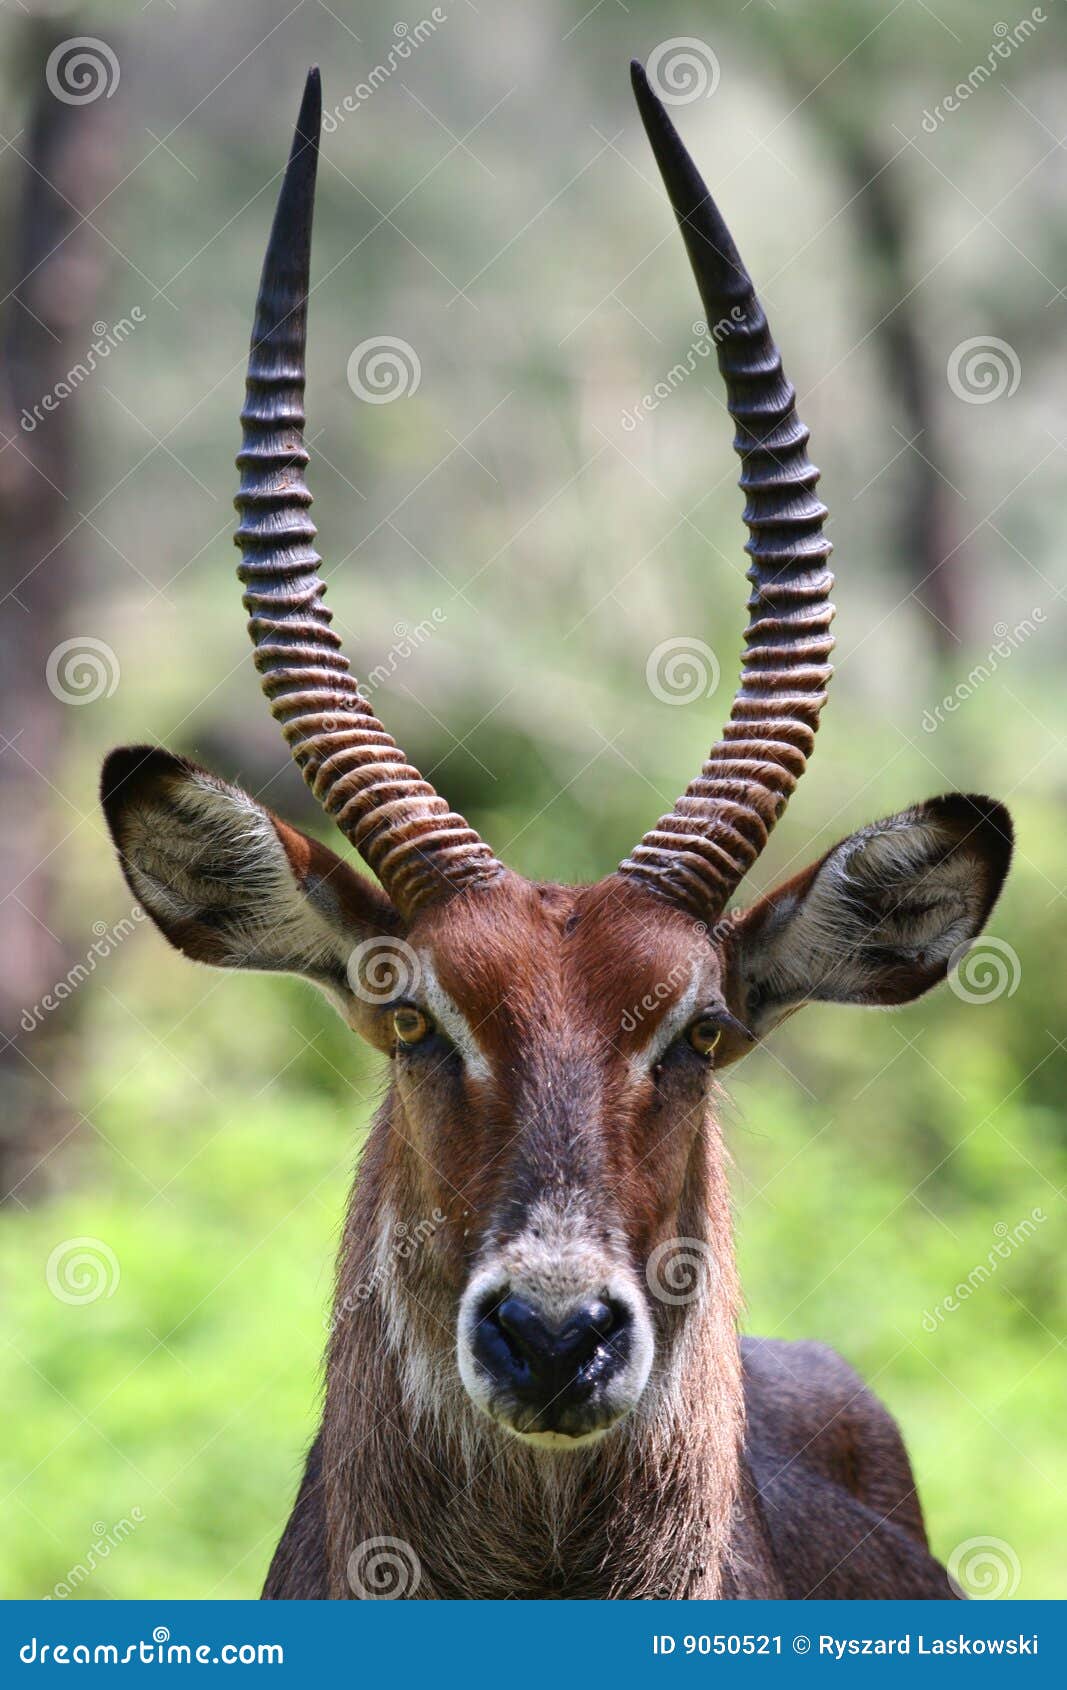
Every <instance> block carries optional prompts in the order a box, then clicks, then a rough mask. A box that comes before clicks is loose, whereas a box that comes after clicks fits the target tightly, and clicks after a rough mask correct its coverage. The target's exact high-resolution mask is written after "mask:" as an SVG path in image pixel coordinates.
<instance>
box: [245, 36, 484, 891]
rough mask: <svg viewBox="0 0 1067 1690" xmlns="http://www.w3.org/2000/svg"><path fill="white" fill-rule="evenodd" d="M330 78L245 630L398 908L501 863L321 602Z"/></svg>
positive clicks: (260, 393) (285, 277)
mask: <svg viewBox="0 0 1067 1690" xmlns="http://www.w3.org/2000/svg"><path fill="white" fill-rule="evenodd" d="M321 117H322V89H321V85H320V81H319V73H318V70H317V69H313V70H311V71H310V72H309V73H308V79H307V85H306V87H305V89H304V97H303V101H302V103H301V107H300V116H299V118H298V120H297V126H296V133H295V135H294V137H293V146H292V151H291V153H290V155H289V163H288V166H287V167H286V172H285V178H284V180H283V182H282V188H281V193H280V194H279V196H278V205H277V209H276V211H275V213H274V222H273V225H272V227H271V233H270V241H269V244H268V246H267V256H266V258H265V259H264V262H263V274H262V276H261V277H260V283H259V295H258V298H257V300H256V315H255V327H254V329H253V331H252V345H251V350H250V352H249V356H248V380H247V387H246V398H245V406H244V410H243V411H242V412H241V422H242V425H243V428H244V437H243V441H242V445H241V450H240V453H239V454H238V458H237V465H238V468H239V469H240V471H241V488H240V492H239V493H238V495H237V498H236V500H235V503H236V505H237V509H238V511H239V512H240V518H241V520H240V524H239V526H238V529H237V533H236V535H235V539H236V542H237V544H238V545H239V546H240V548H241V552H242V562H241V565H240V567H239V569H238V572H237V573H238V575H239V577H240V579H241V581H242V582H243V583H244V585H245V587H246V589H247V590H246V592H245V595H244V604H245V608H246V610H247V611H248V618H249V620H248V631H249V633H250V634H251V636H252V641H253V644H254V646H255V648H256V650H255V664H256V668H257V669H258V670H259V673H260V675H261V676H262V685H263V691H264V692H265V693H266V695H267V697H268V699H269V700H270V707H271V710H272V712H273V714H274V716H275V718H276V720H277V721H278V722H280V724H281V727H282V731H283V733H284V734H285V737H286V739H287V741H288V742H289V749H290V751H291V752H292V754H293V757H294V758H295V760H296V762H297V764H298V765H299V767H300V769H301V770H302V771H303V775H304V778H305V780H306V781H307V783H308V785H309V786H310V787H311V789H312V791H313V792H314V794H315V796H316V798H317V799H318V800H319V802H320V803H321V804H322V806H323V808H324V809H325V810H326V811H327V812H328V814H330V815H331V816H332V817H333V819H334V821H335V822H336V823H337V825H338V827H339V828H340V829H341V831H342V833H343V834H344V835H345V837H346V838H347V839H349V840H350V841H351V843H352V844H353V845H354V846H355V847H356V849H357V850H358V851H359V852H360V853H361V855H362V856H363V857H364V858H365V860H366V861H367V863H369V865H370V867H371V868H372V869H373V870H374V873H375V874H376V875H377V876H378V878H379V880H380V881H381V883H382V885H383V886H384V887H385V890H386V891H387V892H388V893H389V896H390V897H391V898H392V900H393V902H394V903H395V904H396V906H397V908H398V909H399V910H400V912H401V913H402V914H403V915H404V916H406V917H411V916H412V915H414V914H415V912H416V911H417V910H419V909H421V908H422V907H423V906H424V905H426V904H429V903H433V902H436V901H438V900H440V899H441V898H443V897H447V896H448V895H449V894H450V893H452V892H455V891H458V890H460V889H462V888H463V887H466V886H469V885H471V883H472V882H475V881H479V880H485V879H488V878H491V877H493V876H495V875H496V874H499V873H501V872H502V870H501V865H500V864H499V863H498V862H497V861H496V859H495V857H494V856H493V854H492V852H491V851H490V850H489V847H488V846H487V845H485V844H483V843H482V841H481V840H480V839H479V837H478V835H477V834H476V833H475V832H474V831H473V829H471V828H469V827H468V826H467V823H466V822H465V821H464V820H463V817H462V816H457V815H454V814H453V813H452V812H451V811H450V810H449V808H448V805H447V804H446V803H445V801H444V799H443V798H439V797H438V795H437V793H436V792H435V791H434V789H433V787H432V786H430V785H429V783H428V782H427V781H424V780H423V779H422V776H421V775H420V774H419V772H418V770H417V769H413V768H412V767H411V765H410V764H409V763H408V762H407V760H406V759H405V757H404V754H403V752H402V751H401V750H400V749H399V748H398V746H397V744H396V742H395V740H393V739H392V738H391V736H390V735H389V734H387V733H386V731H385V729H384V728H383V727H382V724H381V723H380V722H379V721H378V719H377V717H376V716H375V715H374V712H373V711H372V710H371V707H370V705H369V704H368V703H367V701H366V699H365V698H363V696H362V695H361V693H360V690H359V684H358V682H357V681H356V679H355V677H354V676H353V675H352V674H350V672H349V667H348V661H347V659H346V658H345V657H344V656H343V654H342V652H341V641H340V639H339V637H338V635H337V634H336V633H335V632H334V631H333V629H332V628H331V627H330V621H331V616H330V612H329V610H327V608H326V606H325V605H324V604H323V602H322V600H323V595H324V593H325V591H326V589H325V586H324V584H323V582H322V581H321V580H320V578H319V574H318V567H319V563H320V561H321V560H320V558H319V556H318V553H317V552H316V551H315V550H314V546H313V541H314V539H315V525H314V523H313V522H312V520H311V517H310V514H309V510H310V505H311V494H310V493H309V492H308V489H307V486H306V485H305V482H304V469H305V466H306V464H307V462H308V454H307V451H306V449H305V446H304V373H305V372H304V350H305V343H306V335H307V294H308V276H309V268H310V256H311V219H312V210H313V207H314V201H315V172H316V166H317V164H318V144H319V128H320V122H321Z"/></svg>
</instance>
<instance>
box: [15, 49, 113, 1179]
mask: <svg viewBox="0 0 1067 1690" xmlns="http://www.w3.org/2000/svg"><path fill="white" fill-rule="evenodd" d="M71 33H72V31H71V26H70V20H69V19H67V20H66V21H65V23H64V24H63V25H58V24H54V23H51V22H47V23H46V22H42V21H40V20H38V19H34V18H27V19H26V20H25V21H24V22H23V23H22V25H21V28H20V36H19V38H18V39H17V41H16V45H15V52H14V55H13V59H12V76H11V80H12V83H13V84H14V85H15V87H18V86H20V85H25V84H28V85H29V86H30V87H31V88H32V89H33V91H34V92H33V95H32V102H33V103H32V111H31V115H30V118H29V122H28V124H27V126H26V129H25V130H22V129H19V130H18V132H17V133H16V134H15V135H13V136H12V137H10V138H8V139H7V146H8V149H9V158H13V159H14V167H13V168H12V170H11V183H12V186H13V189H14V194H15V195H16V196H17V206H16V209H15V212H14V215H13V216H12V218H11V227H12V228H13V230H14V239H13V241H12V243H11V247H10V251H11V265H12V274H11V276H10V278H9V282H8V288H7V291H6V293H5V296H4V301H3V316H4V321H3V345H4V359H3V368H2V372H0V437H2V446H0V524H2V527H3V534H4V546H3V550H2V552H0V583H2V596H3V599H4V601H5V614H4V616H3V618H2V620H0V630H2V633H0V713H2V717H3V723H4V727H3V738H2V741H0V893H2V896H3V904H2V910H3V921H2V928H3V956H4V967H3V970H2V971H0V1085H2V1087H3V1090H4V1095H5V1108H4V1111H3V1115H2V1117H0V1198H2V1197H4V1196H6V1195H7V1194H8V1193H9V1192H10V1191H11V1189H12V1187H13V1186H14V1185H15V1184H16V1182H17V1181H18V1180H20V1179H21V1178H23V1177H24V1175H25V1173H26V1170H27V1169H28V1168H29V1167H30V1166H32V1165H33V1163H35V1162H36V1161H37V1160H38V1159H39V1157H40V1155H41V1153H42V1151H43V1150H44V1149H45V1148H47V1146H48V1145H49V1144H50V1143H51V1142H52V1141H53V1140H54V1137H55V1136H56V1134H57V1133H58V1132H61V1131H64V1130H66V1126H67V1112H66V1106H65V1104H64V1102H63V1099H62V1095H61V1093H60V1092H59V1091H58V1090H57V1088H56V1087H55V1085H53V1084H52V1083H51V1082H50V1081H49V1080H48V1079H47V1077H46V1075H47V1073H48V1070H49V1068H50V1066H51V1060H50V1055H51V1053H49V1052H47V1050H46V1049H45V1046H46V1044H47V1042H48V1040H49V1038H50V1036H51V1030H50V1027H49V1023H48V1022H47V1021H44V1022H43V1023H42V1024H41V1026H40V1027H39V1028H35V1029H34V1032H33V1037H34V1052H33V1058H32V1060H30V1059H29V1057H28V1055H27V1056H24V1055H23V1054H22V1053H21V1051H20V1049H19V1042H20V1039H24V1038H25V1037H26V1036H27V1035H26V1034H25V1033H24V1030H23V1027H22V1020H23V1017H24V1016H26V1015H27V1013H32V1006H34V1005H36V1004H38V1003H39V1002H40V1000H41V998H42V997H43V995H44V994H45V992H46V991H47V990H48V989H49V987H50V986H52V985H54V984H55V983H56V981H57V980H59V979H61V978H62V977H63V976H64V974H65V973H66V972H67V969H68V968H69V967H70V965H71V960H72V959H71V956H70V953H69V948H68V946H67V945H65V944H64V942H63V941H62V940H61V939H59V938H58V937H57V936H56V931H55V929H56V928H57V926H58V925H59V922H58V920H57V917H56V913H55V902H56V889H57V871H56V867H55V865H56V862H57V858H56V857H54V856H53V854H52V851H53V847H54V845H55V842H56V839H57V837H59V835H60V832H61V830H62V829H63V828H65V827H66V825H67V822H66V821H65V820H64V818H63V817H62V816H57V813H56V806H55V805H54V804H53V803H51V802H49V801H48V797H47V792H48V789H49V788H50V787H51V788H52V789H53V790H55V777H56V774H57V765H58V762H59V759H60V756H61V753H62V748H63V745H64V743H65V740H66V738H67V735H66V732H65V727H64V723H63V720H62V718H63V716H64V710H65V706H64V703H63V701H62V699H61V698H60V697H59V696H58V695H57V694H58V690H59V689H56V690H53V688H52V687H50V686H46V685H45V684H44V681H45V676H46V672H47V667H48V661H49V655H50V653H52V652H53V651H54V650H55V648H56V647H57V645H59V644H60V643H61V642H62V641H63V640H64V639H65V638H67V637H69V636H70V635H71V634H73V633H74V632H75V631H76V625H74V624H72V623H71V620H70V618H71V608H72V606H73V605H74V604H75V603H76V601H77V598H78V595H79V592H80V590H81V587H82V582H81V580H80V574H81V572H80V569H79V561H80V549H81V548H80V533H79V528H80V519H79V515H78V512H77V506H76V501H75V498H74V494H75V488H76V483H77V475H78V456H79V454H78V438H77V436H78V411H77V398H76V395H74V396H71V397H63V398H60V399H59V401H58V402H57V403H55V408H54V409H53V408H49V409H47V410H44V409H43V407H42V403H41V402H42V400H43V399H44V398H45V396H46V395H53V394H55V393H64V392H65V391H66V388H65V386H64V385H63V384H66V386H69V387H73V386H75V385H76V381H75V382H71V383H68V382H67V378H68V375H69V373H70V372H71V370H72V369H73V368H74V367H75V366H76V365H78V364H79V361H81V360H83V359H84V357H85V355H86V352H87V349H88V346H89V343H90V341H91V339H92V330H91V328H90V325H91V323H92V316H93V304H94V301H95V299H96V297H97V294H98V290H99V286H100V283H101V280H102V275H103V271H104V268H105V262H106V260H105V254H106V251H107V248H106V246H105V244H104V242H103V241H102V240H101V239H100V237H99V236H98V235H97V234H96V233H95V231H94V230H93V229H92V227H91V225H90V223H89V221H88V219H89V217H90V216H91V213H92V211H93V210H94V208H95V207H96V205H97V203H98V202H99V200H100V199H101V198H102V197H103V193H104V191H105V182H106V179H107V175H108V170H109V162H110V160H111V157H112V150H111V146H110V132H111V124H110V121H109V117H108V102H107V101H106V100H99V101H96V102H94V103H92V104H88V105H81V104H75V103H68V102H66V101H64V100H62V99H59V98H57V97H56V96H55V94H54V93H53V92H52V91H51V89H50V88H49V87H48V85H47V80H46V75H45V66H46V64H47V62H48V56H49V54H50V52H51V51H52V49H53V47H54V46H55V45H57V44H58V42H59V41H61V40H63V39H65V38H68V37H69V36H70V34H71ZM9 109H10V106H9ZM9 191H10V190H9ZM82 532H84V531H82Z"/></svg>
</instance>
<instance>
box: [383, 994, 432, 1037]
mask: <svg viewBox="0 0 1067 1690" xmlns="http://www.w3.org/2000/svg"><path fill="white" fill-rule="evenodd" d="M393 1032H394V1033H395V1034H396V1036H397V1038H398V1039H399V1040H400V1043H401V1044H403V1045H417V1044H421V1043H422V1041H423V1039H425V1038H428V1037H429V1035H430V1034H431V1033H432V1032H433V1022H432V1021H431V1020H430V1017H429V1016H428V1015H424V1014H423V1013H422V1010H421V1009H416V1008H415V1007H414V1005H412V1004H401V1006H400V1008H399V1009H394V1011H393Z"/></svg>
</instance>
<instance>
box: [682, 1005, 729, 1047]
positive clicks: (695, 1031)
mask: <svg viewBox="0 0 1067 1690" xmlns="http://www.w3.org/2000/svg"><path fill="white" fill-rule="evenodd" d="M685 1036H686V1039H687V1040H688V1042H689V1043H690V1044H691V1045H692V1047H693V1049H694V1050H695V1051H696V1053H697V1055H698V1056H710V1055H711V1053H712V1051H713V1050H714V1049H715V1046H716V1045H717V1044H718V1042H719V1040H720V1039H721V1038H722V1025H721V1023H720V1022H719V1021H718V1020H716V1019H715V1017H714V1016H712V1015H698V1016H697V1018H696V1020H695V1021H691V1022H690V1023H689V1026H688V1027H687V1028H686V1030H685Z"/></svg>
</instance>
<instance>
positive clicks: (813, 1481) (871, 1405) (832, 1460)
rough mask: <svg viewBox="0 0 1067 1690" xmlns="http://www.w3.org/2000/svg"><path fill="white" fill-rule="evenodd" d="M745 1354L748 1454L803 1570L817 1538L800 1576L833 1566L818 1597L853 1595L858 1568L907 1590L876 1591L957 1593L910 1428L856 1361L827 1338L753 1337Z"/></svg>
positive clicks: (784, 1552) (772, 1520) (779, 1547)
mask: <svg viewBox="0 0 1067 1690" xmlns="http://www.w3.org/2000/svg"><path fill="white" fill-rule="evenodd" d="M741 1355H742V1362H743V1366H744V1377H745V1414H746V1435H745V1455H746V1461H747V1465H748V1467H749V1470H750V1472H751V1474H752V1478H753V1482H754V1484H755V1486H756V1490H757V1493H758V1495H759V1498H760V1502H761V1506H762V1508H763V1512H764V1518H765V1526H766V1529H767V1531H768V1533H769V1535H770V1538H771V1541H772V1543H773V1545H774V1548H775V1551H776V1553H777V1554H778V1555H779V1558H781V1557H783V1556H784V1557H785V1558H786V1560H787V1561H788V1562H790V1563H793V1564H794V1570H797V1568H796V1563H797V1558H798V1555H799V1554H800V1548H799V1546H800V1543H801V1541H802V1540H805V1539H806V1545H805V1548H804V1551H803V1561H804V1566H803V1567H802V1568H800V1569H799V1572H798V1576H799V1577H800V1578H801V1580H803V1578H804V1577H806V1576H808V1574H809V1573H812V1574H814V1573H816V1572H817V1569H818V1568H825V1569H829V1570H828V1571H823V1572H821V1573H819V1574H818V1579H817V1582H818V1583H819V1584H821V1585H822V1588H818V1589H813V1590H812V1592H811V1593H812V1594H819V1595H827V1596H830V1595H835V1594H838V1593H840V1594H850V1593H851V1592H850V1591H849V1590H848V1589H847V1588H845V1587H847V1585H848V1583H849V1580H850V1578H851V1577H852V1576H855V1577H856V1578H857V1579H860V1580H861V1581H862V1582H863V1583H864V1584H865V1585H870V1584H873V1585H874V1586H875V1587H877V1586H880V1585H882V1584H883V1576H884V1577H888V1578H889V1579H890V1580H892V1579H893V1578H894V1577H899V1578H901V1579H904V1580H906V1588H901V1589H899V1590H883V1591H880V1592H879V1591H877V1590H876V1589H875V1588H872V1589H871V1590H870V1593H871V1594H875V1593H884V1594H899V1595H940V1596H950V1595H951V1594H952V1592H951V1590H950V1588H949V1587H948V1584H947V1580H946V1578H945V1575H944V1573H943V1572H942V1570H941V1568H940V1567H938V1566H937V1563H936V1562H935V1561H933V1560H932V1558H931V1557H930V1555H929V1551H928V1549H927V1540H926V1530H925V1527H924V1525H923V1517H922V1510H921V1508H920V1506H919V1499H918V1496H917V1494H916V1490H915V1479H914V1476H913V1474H912V1470H911V1463H910V1462H909V1460H908V1455H907V1451H906V1450H905V1448H904V1440H903V1438H902V1437H901V1435H900V1430H899V1428H898V1426H897V1423H896V1421H895V1420H894V1419H893V1416H892V1415H891V1414H890V1413H889V1410H888V1409H887V1408H886V1407H885V1406H884V1404H883V1403H881V1402H880V1401H879V1400H878V1398H877V1397H876V1396H875V1395H874V1393H873V1391H871V1390H870V1389H869V1388H868V1387H867V1386H866V1385H865V1384H864V1382H863V1380H862V1379H861V1378H860V1376H859V1374H858V1373H857V1372H856V1370H855V1369H854V1368H853V1367H851V1366H850V1365H849V1363H848V1362H847V1361H845V1359H844V1358H843V1357H842V1356H840V1355H838V1353H837V1352H836V1350H832V1349H830V1348H829V1347H828V1346H827V1345H825V1344H818V1343H808V1342H801V1343H786V1342H783V1341H780V1340H776V1339H769V1338H763V1339H757V1338H745V1339H743V1340H742V1344H741ZM823 1540H825V1541H823ZM823 1552H825V1553H823ZM894 1568H895V1571H894V1570H893V1569H894ZM831 1571H832V1574H833V1576H832V1578H830V1573H831ZM826 1578H830V1583H831V1585H832V1586H833V1588H830V1587H828V1586H827V1585H825V1584H823V1583H822V1581H823V1579H826ZM838 1586H841V1587H842V1588H841V1589H840V1591H839V1590H838V1588H837V1587H838ZM927 1586H929V1588H927ZM861 1593H866V1592H861Z"/></svg>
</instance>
